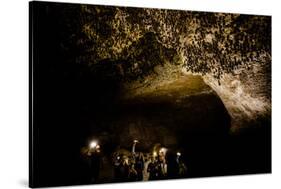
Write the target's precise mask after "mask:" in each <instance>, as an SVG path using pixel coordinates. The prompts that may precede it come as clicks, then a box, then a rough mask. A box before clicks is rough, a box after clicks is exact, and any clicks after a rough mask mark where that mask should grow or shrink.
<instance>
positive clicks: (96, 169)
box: [91, 152, 101, 183]
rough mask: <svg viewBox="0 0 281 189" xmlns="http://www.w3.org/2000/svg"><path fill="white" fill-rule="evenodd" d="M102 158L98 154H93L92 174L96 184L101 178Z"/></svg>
mask: <svg viewBox="0 0 281 189" xmlns="http://www.w3.org/2000/svg"><path fill="white" fill-rule="evenodd" d="M100 162H101V157H100V154H99V153H97V152H93V153H92V155H91V172H92V182H94V183H96V182H97V181H98V178H99V173H100V164H101V163H100Z"/></svg>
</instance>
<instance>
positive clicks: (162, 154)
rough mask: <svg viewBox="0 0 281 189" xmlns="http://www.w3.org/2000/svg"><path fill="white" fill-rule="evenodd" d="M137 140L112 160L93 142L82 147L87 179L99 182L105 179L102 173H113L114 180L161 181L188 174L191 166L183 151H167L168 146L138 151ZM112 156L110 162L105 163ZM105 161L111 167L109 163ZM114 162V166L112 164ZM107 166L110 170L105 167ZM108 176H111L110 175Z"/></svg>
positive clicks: (116, 154) (117, 153) (113, 156)
mask: <svg viewBox="0 0 281 189" xmlns="http://www.w3.org/2000/svg"><path fill="white" fill-rule="evenodd" d="M136 143H137V142H136V141H135V142H134V143H133V147H132V151H128V150H125V149H123V150H117V151H115V152H114V153H113V154H112V159H111V161H110V159H108V158H107V157H106V156H104V155H102V154H101V151H100V146H99V145H98V144H96V143H91V144H90V146H89V147H88V148H87V147H85V148H83V149H82V157H83V158H82V159H83V160H84V162H85V169H84V171H83V172H84V174H83V175H84V176H83V177H84V178H83V180H85V182H87V183H88V182H89V183H97V182H100V181H101V180H100V179H103V178H101V177H103V176H101V175H100V173H101V172H103V173H105V172H106V174H108V175H109V174H110V172H111V171H112V173H113V174H112V177H111V176H109V177H111V179H110V181H113V182H129V181H147V180H160V179H168V178H183V177H186V176H187V168H186V165H185V163H184V161H183V160H182V157H181V153H179V152H177V153H173V152H172V150H171V151H169V152H167V149H166V148H158V149H155V150H154V151H153V152H152V153H143V152H136V151H135V147H136ZM106 159H108V160H109V161H108V163H105V162H106V161H105V160H106ZM105 164H107V165H109V166H105ZM110 164H111V165H110ZM104 168H106V169H107V170H102V169H104ZM108 175H107V177H108Z"/></svg>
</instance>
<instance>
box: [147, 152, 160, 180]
mask: <svg viewBox="0 0 281 189" xmlns="http://www.w3.org/2000/svg"><path fill="white" fill-rule="evenodd" d="M147 172H148V173H149V180H156V179H157V178H158V171H157V162H156V159H155V157H152V159H151V162H150V163H149V164H148V166H147Z"/></svg>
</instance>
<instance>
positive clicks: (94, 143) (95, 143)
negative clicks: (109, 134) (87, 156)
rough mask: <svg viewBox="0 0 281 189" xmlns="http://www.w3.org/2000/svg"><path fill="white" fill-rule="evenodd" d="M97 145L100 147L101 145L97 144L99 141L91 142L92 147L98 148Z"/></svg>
mask: <svg viewBox="0 0 281 189" xmlns="http://www.w3.org/2000/svg"><path fill="white" fill-rule="evenodd" d="M96 147H98V148H99V145H98V144H97V142H96V141H92V142H90V148H92V149H93V148H96Z"/></svg>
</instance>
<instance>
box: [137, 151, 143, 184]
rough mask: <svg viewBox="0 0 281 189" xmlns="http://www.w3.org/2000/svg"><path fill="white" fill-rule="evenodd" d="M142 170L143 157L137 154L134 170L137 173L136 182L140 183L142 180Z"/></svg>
mask: <svg viewBox="0 0 281 189" xmlns="http://www.w3.org/2000/svg"><path fill="white" fill-rule="evenodd" d="M143 168H144V157H143V154H142V153H139V154H138V156H137V157H136V162H135V169H136V171H137V180H138V181H141V180H143Z"/></svg>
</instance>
